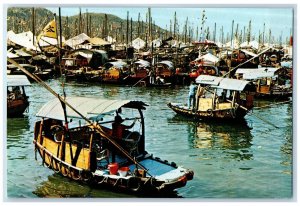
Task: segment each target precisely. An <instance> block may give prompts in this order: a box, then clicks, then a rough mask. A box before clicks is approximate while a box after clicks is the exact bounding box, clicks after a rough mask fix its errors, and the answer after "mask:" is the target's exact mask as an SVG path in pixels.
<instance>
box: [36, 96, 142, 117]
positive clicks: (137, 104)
mask: <svg viewBox="0 0 300 206" xmlns="http://www.w3.org/2000/svg"><path fill="white" fill-rule="evenodd" d="M66 102H68V103H69V104H70V105H72V107H74V108H75V109H76V110H77V111H78V112H79V113H81V114H82V115H83V116H85V117H86V118H89V119H93V118H97V117H98V116H101V115H102V116H103V115H106V114H112V113H114V112H115V111H116V110H118V109H119V108H121V107H127V108H135V109H145V106H147V105H146V104H145V103H144V102H142V101H131V100H107V99H99V98H92V97H66ZM66 113H67V116H68V118H78V119H81V116H80V115H78V114H77V113H76V112H74V111H73V110H72V109H70V108H69V107H68V106H67V111H66ZM36 116H38V117H44V118H45V117H46V118H51V119H57V120H65V119H64V112H63V108H62V106H61V102H60V101H59V99H58V98H55V99H53V100H50V101H49V102H48V103H46V104H45V105H44V106H43V107H42V108H41V109H40V110H39V112H38V113H37V114H36Z"/></svg>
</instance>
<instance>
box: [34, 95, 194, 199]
mask: <svg viewBox="0 0 300 206" xmlns="http://www.w3.org/2000/svg"><path fill="white" fill-rule="evenodd" d="M65 102H67V103H68V105H72V108H73V109H72V108H70V107H66V104H65V103H63V101H62V100H61V99H59V98H55V99H53V100H51V101H49V102H48V103H46V104H45V105H44V106H43V107H42V108H41V109H40V110H39V112H38V113H37V116H38V117H40V118H41V120H39V121H37V122H36V123H35V129H34V141H33V142H34V145H35V151H36V152H37V153H38V154H39V155H40V157H41V158H42V161H43V164H44V165H45V166H47V167H49V168H50V169H52V170H53V171H55V172H56V173H59V174H61V175H63V176H65V177H68V178H70V179H72V180H76V181H79V182H84V183H87V184H89V185H91V186H95V187H101V188H110V189H116V190H121V191H127V192H136V193H140V192H141V193H145V192H168V191H173V190H175V189H176V188H180V187H183V186H185V185H186V183H187V181H188V180H191V179H192V178H193V171H191V170H189V169H185V168H183V167H181V166H177V165H176V164H175V163H174V162H168V161H166V160H161V159H160V158H158V157H154V156H153V155H152V154H149V153H147V151H146V150H145V122H144V116H143V112H142V110H145V109H146V106H148V105H146V104H145V103H144V102H142V101H131V100H106V99H99V98H89V97H66V98H65ZM75 108H76V109H75ZM82 117H85V118H82ZM117 117H118V118H117ZM126 122H130V123H131V125H130V127H131V129H129V126H127V127H125V128H127V129H126V130H125V129H124V127H123V129H124V130H121V131H122V132H120V130H119V129H118V130H116V128H117V127H116V125H117V123H122V125H126ZM127 124H128V123H127Z"/></svg>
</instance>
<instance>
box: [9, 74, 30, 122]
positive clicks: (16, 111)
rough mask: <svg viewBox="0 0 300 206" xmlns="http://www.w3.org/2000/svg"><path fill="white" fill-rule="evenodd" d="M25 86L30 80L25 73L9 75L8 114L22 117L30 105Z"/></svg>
mask: <svg viewBox="0 0 300 206" xmlns="http://www.w3.org/2000/svg"><path fill="white" fill-rule="evenodd" d="M25 86H30V82H29V80H28V79H27V77H26V76H25V75H7V116H8V117H21V116H23V113H24V112H25V110H26V109H27V107H28V106H29V101H28V98H29V97H28V96H27V95H26V93H25Z"/></svg>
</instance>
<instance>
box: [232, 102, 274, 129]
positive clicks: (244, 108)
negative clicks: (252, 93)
mask: <svg viewBox="0 0 300 206" xmlns="http://www.w3.org/2000/svg"><path fill="white" fill-rule="evenodd" d="M226 101H228V102H230V103H232V101H230V100H228V99H227V100H226ZM235 105H237V106H238V107H240V108H242V109H243V110H246V111H247V112H249V111H250V110H249V109H247V108H246V107H244V106H242V105H240V104H238V103H235ZM251 115H254V116H255V117H256V118H258V119H260V120H262V121H264V122H266V123H268V124H270V125H272V126H273V127H275V128H277V129H278V128H279V127H277V126H276V125H275V124H273V123H271V122H269V121H268V120H265V119H264V118H262V117H259V116H258V115H255V114H253V113H252V114H251Z"/></svg>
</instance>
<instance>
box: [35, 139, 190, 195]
mask: <svg viewBox="0 0 300 206" xmlns="http://www.w3.org/2000/svg"><path fill="white" fill-rule="evenodd" d="M33 143H34V144H35V148H36V152H38V153H39V155H40V157H41V158H42V161H43V165H44V166H46V167H48V168H50V169H52V170H53V171H54V172H56V173H58V174H60V175H62V176H64V177H67V178H70V179H72V180H75V181H78V182H80V183H84V184H88V185H90V186H92V187H97V188H105V189H114V190H121V191H124V192H135V193H144V194H145V193H149V192H154V193H155V192H159V193H160V192H171V191H173V190H175V189H177V188H180V187H184V186H185V185H186V183H187V181H188V180H191V179H193V175H194V173H193V171H191V170H186V169H184V170H186V172H184V173H182V175H181V176H180V177H179V178H177V179H175V180H173V181H170V182H166V181H162V180H159V178H156V177H154V176H153V177H151V176H149V175H142V174H140V175H131V176H126V177H120V176H119V175H111V174H109V172H107V171H104V170H94V171H92V170H91V169H90V168H89V166H90V165H89V164H86V165H84V164H80V162H79V163H77V164H75V165H72V164H70V163H69V161H67V159H68V158H66V160H65V161H63V160H62V159H60V158H58V157H57V156H56V154H55V153H54V151H59V145H60V144H58V143H56V142H53V141H51V140H49V139H47V138H44V140H43V143H42V144H40V143H39V142H38V141H36V140H34V141H33ZM66 145H68V144H66ZM68 149H69V148H67V149H66V150H65V151H68ZM72 150H73V151H76V150H77V148H74V145H73V146H72ZM83 152H84V151H83ZM65 154H66V157H67V153H65ZM82 157H87V152H86V154H83V155H82ZM79 159H80V157H79ZM137 161H139V162H140V163H143V162H146V161H148V162H149V161H151V162H152V163H151V164H153V162H155V164H157V165H164V166H165V167H172V168H173V169H174V170H176V169H177V166H176V164H175V163H168V162H167V161H162V160H161V159H159V158H154V157H153V156H152V155H149V154H148V153H147V152H144V154H143V155H141V156H139V157H138V158H137ZM82 162H88V161H87V159H86V160H83V161H82ZM145 164H147V163H145ZM127 166H128V167H130V168H131V169H132V170H133V169H134V168H135V167H136V166H135V165H134V164H128V165H127ZM180 170H182V169H180ZM150 171H151V169H150ZM134 172H136V171H134Z"/></svg>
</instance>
